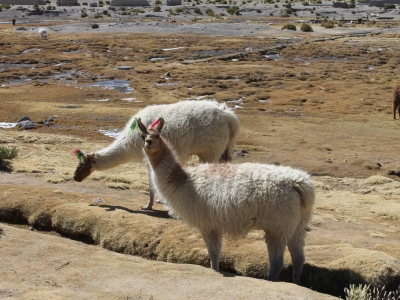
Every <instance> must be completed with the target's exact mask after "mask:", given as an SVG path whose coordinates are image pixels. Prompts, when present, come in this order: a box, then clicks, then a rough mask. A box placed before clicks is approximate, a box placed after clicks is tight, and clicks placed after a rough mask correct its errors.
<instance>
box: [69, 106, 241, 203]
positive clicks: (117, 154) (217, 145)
mask: <svg viewBox="0 0 400 300" xmlns="http://www.w3.org/2000/svg"><path fill="white" fill-rule="evenodd" d="M158 117H165V118H168V120H171V122H170V123H169V124H168V125H167V126H165V128H164V135H165V136H166V137H167V138H168V140H169V141H171V143H172V144H173V145H174V147H175V149H176V152H177V155H178V157H179V159H180V161H181V163H182V164H185V163H187V162H188V161H189V159H190V157H191V156H192V155H197V156H198V157H199V160H200V162H222V161H229V160H231V159H232V154H233V150H234V148H235V145H236V139H237V136H238V134H239V121H238V119H237V117H236V115H235V114H234V113H233V112H232V111H231V110H230V109H229V108H228V107H227V106H226V105H225V104H221V105H220V104H218V102H216V101H207V100H205V101H181V102H178V103H174V104H165V105H152V106H148V107H146V108H144V109H142V110H141V111H139V112H138V113H137V114H135V115H134V116H133V117H132V118H131V119H130V120H129V122H128V123H127V124H126V126H125V128H124V130H123V131H122V133H121V134H120V135H119V136H118V138H117V139H116V140H115V141H114V142H113V143H112V144H111V145H109V146H108V147H106V148H104V149H102V150H99V151H97V152H94V153H89V154H87V155H84V157H83V159H82V160H83V161H81V162H80V163H79V164H78V167H77V168H76V171H75V174H74V179H75V180H76V181H79V182H81V181H82V180H83V179H85V178H86V177H87V176H89V175H90V174H91V173H92V172H93V171H95V170H106V169H110V168H113V167H115V166H118V165H120V164H123V163H126V162H128V161H132V160H133V161H143V151H142V138H141V132H140V130H133V131H132V129H131V124H132V123H133V122H134V120H136V119H137V118H141V120H142V122H143V123H144V124H147V125H150V123H151V122H152V121H153V120H154V119H156V118H158ZM77 151H78V150H77ZM81 153H82V152H81ZM149 182H150V176H149ZM153 202H154V192H153V189H152V187H151V186H150V199H149V203H148V205H147V206H145V207H143V209H147V210H151V209H152V207H153Z"/></svg>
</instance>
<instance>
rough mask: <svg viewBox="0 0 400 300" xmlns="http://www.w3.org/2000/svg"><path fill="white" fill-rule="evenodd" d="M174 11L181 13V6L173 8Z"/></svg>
mask: <svg viewBox="0 0 400 300" xmlns="http://www.w3.org/2000/svg"><path fill="white" fill-rule="evenodd" d="M175 12H176V13H183V8H182V7H178V8H175Z"/></svg>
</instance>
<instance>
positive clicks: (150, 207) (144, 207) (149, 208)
mask: <svg viewBox="0 0 400 300" xmlns="http://www.w3.org/2000/svg"><path fill="white" fill-rule="evenodd" d="M142 210H153V207H152V206H143V207H142Z"/></svg>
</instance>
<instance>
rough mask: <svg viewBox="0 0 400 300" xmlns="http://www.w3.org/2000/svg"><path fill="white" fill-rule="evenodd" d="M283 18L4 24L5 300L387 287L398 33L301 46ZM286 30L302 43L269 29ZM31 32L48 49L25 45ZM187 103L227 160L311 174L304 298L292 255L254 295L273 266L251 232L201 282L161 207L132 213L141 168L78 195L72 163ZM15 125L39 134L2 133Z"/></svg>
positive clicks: (396, 212)
mask: <svg viewBox="0 0 400 300" xmlns="http://www.w3.org/2000/svg"><path fill="white" fill-rule="evenodd" d="M396 11H397V12H396ZM13 13H14V12H10V11H8V12H7V14H6V13H4V15H3V16H2V15H1V13H0V17H3V18H4V20H6V19H7V20H6V21H9V19H10V17H13ZM15 13H16V12H15ZM336 13H339V12H338V10H337V9H336ZM346 13H347V12H346ZM357 13H358V12H357ZM361 13H365V12H360V14H361ZM299 14H300V13H299ZM392 14H397V15H398V10H397V9H396V10H395V11H394V12H392ZM339 15H340V14H339ZM296 20H297V19H293V18H281V17H278V16H276V17H271V16H268V14H265V15H264V16H262V17H261V16H256V15H255V14H253V15H252V16H245V15H244V16H236V17H226V18H224V19H223V20H221V19H218V20H216V19H213V18H211V17H210V18H207V16H205V17H204V18H202V19H201V20H197V21H194V20H193V17H192V18H189V17H187V18H183V17H182V18H178V17H176V21H175V22H173V23H171V22H168V21H167V18H166V17H159V18H150V17H144V16H143V17H136V18H132V19H129V18H125V19H113V18H102V19H101V20H99V19H96V20H95V19H85V20H78V21H80V22H77V21H76V20H74V22H71V21H70V18H65V19H57V20H52V19H46V23H45V24H44V23H43V22H41V21H40V19H39V17H38V18H31V19H29V18H26V19H24V20H23V21H21V20H20V19H18V20H17V23H20V24H17V26H13V25H12V24H10V23H9V22H4V23H2V24H0V34H1V39H0V126H2V128H0V146H2V147H16V148H17V149H18V156H17V157H16V158H15V159H13V160H12V161H8V162H6V163H3V164H2V166H1V173H0V221H1V222H2V223H0V270H1V271H0V298H2V297H4V298H7V297H10V298H13V299H20V298H23V299H94V298H97V299H211V298H212V299H329V298H333V297H332V296H335V297H339V296H340V297H342V298H343V297H345V294H344V288H345V287H348V286H349V284H352V283H354V284H371V285H374V286H383V285H384V286H385V288H386V290H388V291H395V290H397V289H399V285H400V180H399V177H398V176H396V175H389V173H390V174H396V173H398V172H399V171H400V150H399V148H398V147H397V146H398V136H399V130H400V120H393V112H392V108H391V105H392V91H393V88H394V86H395V85H397V84H398V83H399V63H400V29H398V28H397V27H398V25H400V23H398V20H397V19H396V18H394V19H391V20H386V19H376V20H370V21H364V22H363V24H357V25H354V24H351V26H343V27H338V26H337V25H336V27H335V28H332V29H325V28H322V27H321V26H320V25H319V24H311V25H312V27H313V29H314V32H310V33H306V32H301V31H300V30H299V23H296V22H295V21H296ZM93 23H97V24H99V25H100V26H99V28H98V29H92V28H91V25H92V24H93ZM288 23H291V24H296V26H297V27H298V30H297V31H281V28H282V26H283V25H285V24H288ZM44 25H45V27H46V28H47V31H48V33H49V34H48V39H47V40H42V39H41V38H40V37H39V35H38V33H37V28H38V27H40V26H44ZM184 99H192V100H193V101H201V100H202V99H214V100H216V101H218V102H220V103H223V102H226V103H227V105H228V106H229V107H230V108H231V109H232V110H234V111H235V112H236V114H237V115H238V118H239V120H240V124H241V132H240V136H239V139H238V143H237V149H236V151H235V156H234V161H233V163H241V162H260V163H267V164H280V165H288V166H292V167H296V168H301V169H303V170H305V171H307V172H309V173H310V174H312V178H313V179H314V181H315V186H316V191H317V199H316V204H315V212H314V216H313V219H312V222H311V224H310V227H309V230H308V235H307V238H306V243H307V244H306V247H305V253H306V264H305V267H304V272H303V276H302V282H301V285H302V286H303V287H299V286H296V285H293V284H290V283H289V282H290V281H291V266H290V257H289V253H288V252H287V253H285V269H284V270H283V271H282V273H281V274H280V277H279V279H278V282H276V283H270V282H267V281H266V280H265V278H266V277H267V273H268V254H267V250H266V246H265V243H264V237H263V235H262V233H261V232H257V231H255V232H252V233H250V234H249V235H248V236H246V237H244V238H243V239H239V240H224V246H223V249H222V257H221V269H222V271H223V272H221V273H216V272H214V271H211V270H210V269H209V259H208V255H207V250H206V247H205V245H204V242H203V240H202V239H201V236H200V234H199V233H198V232H197V231H196V230H194V229H190V228H188V227H187V226H186V225H184V224H183V223H182V222H181V221H180V220H175V219H172V218H170V217H169V216H168V213H167V211H166V209H165V208H164V207H163V206H162V205H161V204H155V206H154V211H143V210H141V207H142V206H143V205H145V204H146V203H147V200H148V182H147V171H146V167H145V165H144V163H134V162H132V163H128V164H124V165H121V166H117V167H115V168H113V169H110V170H107V171H103V172H95V173H93V174H92V175H90V176H89V177H88V178H87V179H86V180H84V181H83V182H81V183H78V182H75V181H74V180H73V174H74V170H75V168H76V165H77V159H76V158H75V157H74V156H73V155H72V154H71V153H72V150H73V149H75V148H80V149H82V150H84V151H87V152H90V151H95V150H98V149H101V148H104V147H105V146H107V145H109V144H110V143H111V142H112V141H113V140H114V138H113V137H112V136H110V135H112V134H117V133H118V132H119V131H120V130H121V129H122V128H123V126H124V125H125V123H126V122H127V121H128V120H129V118H130V116H132V115H133V114H135V113H136V112H137V111H139V110H140V109H142V108H144V107H146V106H147V105H150V104H162V103H175V102H178V101H180V100H184ZM23 116H28V117H29V118H30V119H31V120H32V121H33V122H35V123H36V124H35V128H33V129H31V130H23V129H22V128H20V127H19V126H15V123H17V120H18V119H19V118H21V117H23ZM49 118H52V120H51V121H50V122H43V121H44V120H46V119H49ZM397 118H398V119H399V118H400V117H399V116H397ZM166 122H168V120H166ZM6 123H7V124H6ZM9 123H11V124H9ZM6 127H9V128H6ZM191 163H192V164H196V163H197V161H196V159H193V161H192V162H191ZM391 172H393V173H391ZM398 174H399V173H398ZM115 252H117V253H115ZM196 265H198V266H196Z"/></svg>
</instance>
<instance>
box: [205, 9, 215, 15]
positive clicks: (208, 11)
mask: <svg viewBox="0 0 400 300" xmlns="http://www.w3.org/2000/svg"><path fill="white" fill-rule="evenodd" d="M206 14H207V15H208V16H211V17H212V16H214V11H213V10H212V9H211V8H207V9H206Z"/></svg>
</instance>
